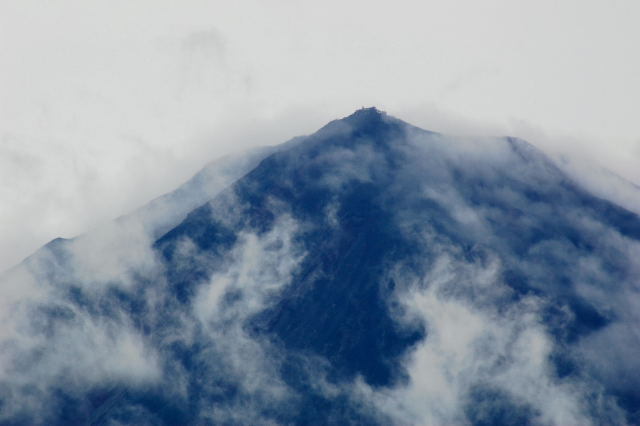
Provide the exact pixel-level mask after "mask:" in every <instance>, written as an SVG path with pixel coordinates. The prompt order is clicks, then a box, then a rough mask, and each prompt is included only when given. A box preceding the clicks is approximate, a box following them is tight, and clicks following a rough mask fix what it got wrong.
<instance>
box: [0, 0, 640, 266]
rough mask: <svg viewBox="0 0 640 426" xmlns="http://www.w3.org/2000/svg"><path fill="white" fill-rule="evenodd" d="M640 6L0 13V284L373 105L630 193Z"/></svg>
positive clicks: (469, 3)
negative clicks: (504, 143)
mask: <svg viewBox="0 0 640 426" xmlns="http://www.w3.org/2000/svg"><path fill="white" fill-rule="evenodd" d="M638 18H640V2H637V1H633V0H630V1H618V0H607V1H595V0H581V1H574V0H565V1H561V2H560V1H549V0H538V1H513V0H489V1H482V2H480V1H475V0H464V1H462V0H461V1H451V0H450V1H413V2H412V1H394V2H371V1H351V2H344V1H333V0H331V1H324V2H317V1H316V2H310V1H300V0H298V1H293V0H292V1H281V0H274V1H270V2H264V1H246V0H237V1H233V2H222V1H197V0H182V1H158V0H137V1H135V2H132V1H113V0H111V1H102V2H99V1H68V0H58V1H44V0H41V1H32V0H0V269H3V268H5V267H8V266H11V265H12V264H14V263H16V262H18V261H20V260H21V259H22V258H23V257H24V256H26V255H28V254H29V253H31V252H32V251H34V250H35V249H37V248H38V247H39V246H40V245H42V244H44V243H46V242H47V241H49V240H50V239H52V238H55V237H57V236H66V237H70V236H73V235H76V234H78V233H80V232H83V231H85V230H87V229H89V228H91V227H94V226H96V225H97V224H99V223H101V222H103V221H106V220H109V219H111V218H113V217H116V216H118V215H120V214H123V213H125V212H128V211H130V210H132V209H134V208H135V207H137V206H139V205H141V204H143V203H144V202H146V201H148V200H149V199H151V198H153V197H154V196H157V195H159V194H160V193H163V192H166V191H168V190H170V189H172V188H173V187H175V186H176V185H178V184H179V183H181V182H182V181H184V180H185V179H187V178H188V177H189V176H190V175H192V174H193V173H195V172H196V171H197V170H198V169H199V168H200V167H201V166H202V165H203V164H204V163H206V162H207V161H208V160H211V159H213V158H215V157H217V156H220V155H222V154H224V153H227V152H231V151H235V150H238V149H242V148H245V147H248V146H252V145H256V144H272V143H278V142H282V141H284V140H285V139H288V138H289V137H291V136H294V135H297V134H302V133H310V132H312V131H313V130H315V129H316V128H317V127H319V126H321V125H322V124H324V123H325V122H326V121H328V120H330V119H333V118H338V117H341V116H344V115H347V114H349V113H350V112H352V111H353V110H354V109H356V108H359V107H360V106H363V105H365V106H369V105H376V106H378V107H379V108H381V109H383V110H386V111H388V112H389V113H391V114H393V115H395V116H398V117H400V118H403V119H405V120H407V121H410V122H413V123H414V124H417V125H420V126H421V127H425V128H429V129H433V130H440V131H449V132H455V133H474V132H478V133H483V134H486V133H491V134H498V135H501V134H512V135H517V136H521V137H524V138H527V139H529V140H531V141H532V142H533V143H535V144H537V145H539V146H540V147H542V148H544V149H545V150H547V151H548V152H553V153H556V154H562V155H565V156H571V157H576V158H584V159H585V160H588V161H591V162H593V163H594V164H598V165H601V166H605V167H607V168H609V169H611V170H613V171H614V172H616V173H618V174H619V175H621V176H623V177H625V178H626V179H629V180H631V181H632V182H635V183H640V132H639V131H638V121H639V120H638V118H637V117H638V111H640V53H639V52H640V49H638V41H639V40H640V27H639V26H638V25H637V22H638Z"/></svg>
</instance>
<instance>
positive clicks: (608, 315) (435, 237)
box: [0, 108, 640, 425]
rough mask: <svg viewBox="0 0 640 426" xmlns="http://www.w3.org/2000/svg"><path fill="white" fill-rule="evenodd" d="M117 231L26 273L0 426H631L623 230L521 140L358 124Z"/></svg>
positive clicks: (637, 248)
mask: <svg viewBox="0 0 640 426" xmlns="http://www.w3.org/2000/svg"><path fill="white" fill-rule="evenodd" d="M126 232H127V233H126V235H132V236H133V237H131V238H130V239H129V240H127V241H124V242H122V241H121V240H122V238H121V237H118V238H117V239H116V240H115V241H110V242H109V244H106V245H102V246H100V247H101V250H102V251H100V252H97V253H96V254H95V256H89V255H88V253H91V252H92V250H93V249H94V245H92V244H84V245H83V244H81V243H79V242H76V241H73V240H70V241H58V242H56V243H52V244H50V245H49V246H48V247H47V248H46V249H45V250H44V251H43V252H42V253H40V254H38V255H37V256H35V257H34V258H33V259H31V260H30V261H29V262H27V263H28V264H27V265H26V266H25V268H26V269H27V271H28V273H29V274H30V276H32V277H35V278H33V279H32V281H36V282H38V283H40V284H38V285H35V286H36V287H38V288H40V287H45V288H47V290H46V291H47V292H49V293H51V294H54V295H55V297H52V296H49V298H46V299H38V298H35V296H34V298H33V300H32V301H29V302H21V306H24V312H23V314H24V315H25V318H27V319H26V320H25V321H24V322H23V323H20V324H19V327H17V329H19V330H20V333H21V334H16V335H11V336H10V338H7V339H5V340H4V343H3V345H4V346H3V347H4V348H5V349H3V350H4V353H5V354H6V355H3V356H4V358H3V360H5V362H7V363H12V364H11V365H13V366H14V368H21V369H22V370H21V371H24V373H22V374H5V375H4V376H2V381H1V384H0V399H1V400H2V405H0V409H1V410H2V411H3V413H4V414H3V416H0V418H2V419H3V422H4V423H5V424H16V423H17V424H25V423H34V422H35V423H46V424H56V423H59V424H72V423H83V424H85V423H90V424H119V423H120V424H140V423H143V424H144V423H149V424H268V423H276V424H475V425H484V424H505V425H506V424H612V423H613V424H624V423H629V424H640V417H639V416H640V411H639V410H640V392H639V391H638V389H640V374H638V371H640V370H639V369H638V368H640V362H639V361H638V360H637V359H636V357H635V356H634V354H636V353H638V352H635V351H636V350H640V337H639V336H638V334H637V326H638V314H637V312H638V311H637V310H636V309H635V308H637V307H639V305H640V301H638V289H639V287H640V283H639V282H638V277H639V276H640V275H639V272H640V262H638V258H637V257H635V255H640V218H638V216H636V215H635V214H633V213H631V212H629V211H626V210H624V209H622V208H620V207H618V206H616V205H614V204H612V203H610V202H608V201H606V200H602V199H598V198H595V197H593V196H591V195H590V194H589V193H588V192H586V191H585V190H583V189H582V188H580V187H579V186H578V185H577V184H575V183H574V182H572V181H571V180H570V179H568V178H567V177H566V176H565V175H564V174H563V173H562V172H561V171H560V170H559V169H558V168H557V167H555V166H554V165H553V164H552V163H551V162H550V161H549V160H548V159H547V158H546V157H545V156H544V154H542V153H540V152H539V151H537V150H536V149H535V148H533V147H532V146H530V145H528V144H527V143H526V142H524V141H521V140H518V139H515V138H502V139H491V140H489V139H479V140H463V139H456V138H451V137H447V136H444V135H440V134H437V133H433V132H427V131H424V130H421V129H418V128H415V127H413V126H410V125H408V124H406V123H404V122H402V121H400V120H397V119H395V118H393V117H389V116H387V115H386V114H384V113H382V112H380V111H378V110H376V109H374V108H369V109H362V110H359V111H357V112H355V113H354V114H353V115H351V116H349V117H347V118H344V119H342V120H336V121H334V122H331V123H329V124H328V125H327V126H325V127H323V128H322V129H320V130H319V131H318V132H317V133H315V134H313V135H311V136H308V137H305V138H300V139H298V140H296V141H294V142H292V143H289V144H288V145H287V146H286V147H285V148H282V149H279V150H277V151H276V152H274V153H273V154H271V155H269V156H267V157H266V158H264V159H262V160H261V161H260V162H259V163H258V164H257V165H256V167H255V168H253V169H252V170H251V171H249V172H248V173H247V174H246V175H244V176H243V177H242V178H240V179H238V180H237V181H235V182H234V183H233V184H232V185H231V186H229V187H228V188H227V189H225V190H223V191H222V192H220V193H218V195H216V196H215V198H213V199H212V200H211V201H210V202H207V203H206V204H204V205H202V206H200V207H198V208H196V209H195V210H193V211H191V213H189V214H188V215H187V217H186V218H185V219H184V220H183V221H182V222H181V223H180V224H179V225H177V226H175V227H174V228H173V229H171V230H169V231H168V232H167V233H165V234H164V235H162V236H161V237H160V238H157V239H156V238H147V239H144V238H143V236H145V235H147V234H145V233H142V234H137V233H136V232H137V231H136V230H135V229H134V230H133V231H132V230H131V229H129V228H127V229H126ZM118 235H120V234H118ZM122 235H124V234H122ZM141 239H142V242H140V240H141ZM90 241H91V240H90ZM132 247H133V248H135V249H132ZM114 252H118V253H120V252H121V253H123V254H122V255H117V256H115V257H114V255H113V253H114ZM96 258H97V260H96ZM19 273H20V271H17V272H14V275H15V274H19ZM10 279H14V280H15V279H16V278H15V277H14V278H11V277H9V278H6V280H10ZM51 288H53V290H51ZM21 309H22V308H21ZM634 330H636V331H634ZM16 333H17V332H16ZM92 333H93V334H92ZM25 335H26V336H29V339H30V340H29V343H28V344H26V343H24V341H23V340H24V336H25ZM16 336H18V337H20V336H21V337H20V338H18V337H16ZM86 336H90V337H86ZM92 336H98V337H92ZM21 339H22V340H21ZM65 345H67V346H65ZM76 346H77V347H76ZM92 351H95V353H92ZM69 358H70V359H75V360H76V361H69V362H67V359H69ZM34 366H40V367H38V368H34ZM30 368H32V369H33V370H34V371H35V372H34V373H28V372H27V371H29V369H30ZM43 369H44V370H43ZM80 375H83V377H80ZM84 376H86V377H84ZM32 400H33V401H32ZM23 401H27V403H25V402H23ZM29 407H38V410H39V412H38V413H37V414H34V412H33V411H30V410H29Z"/></svg>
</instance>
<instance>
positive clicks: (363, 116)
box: [343, 106, 387, 123]
mask: <svg viewBox="0 0 640 426" xmlns="http://www.w3.org/2000/svg"><path fill="white" fill-rule="evenodd" d="M385 117H387V113H386V112H384V111H381V110H379V109H378V108H376V107H374V106H372V107H366V108H365V107H362V108H360V109H358V110H355V111H354V112H353V113H352V114H351V115H349V116H347V117H345V118H344V119H343V120H345V121H348V122H352V123H362V122H369V121H374V120H382V119H384V118H385Z"/></svg>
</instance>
